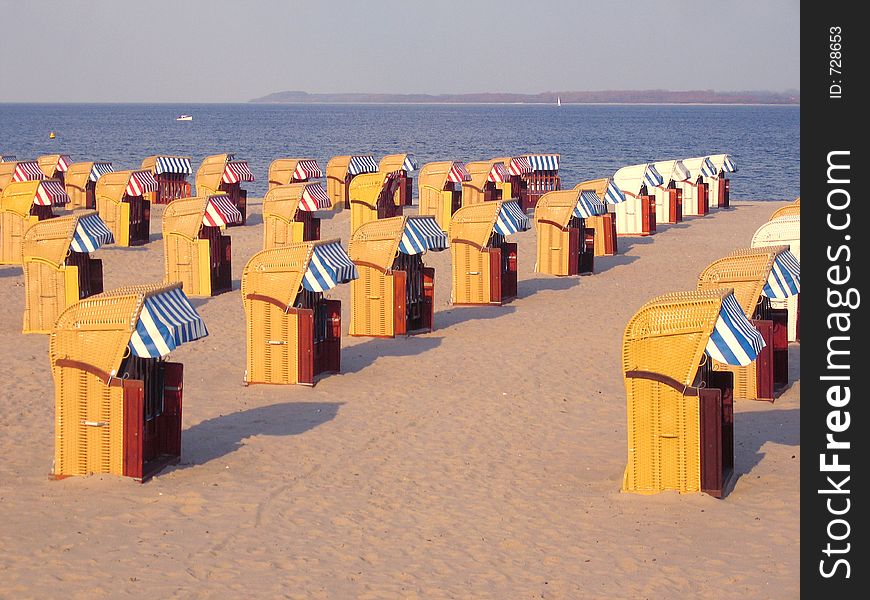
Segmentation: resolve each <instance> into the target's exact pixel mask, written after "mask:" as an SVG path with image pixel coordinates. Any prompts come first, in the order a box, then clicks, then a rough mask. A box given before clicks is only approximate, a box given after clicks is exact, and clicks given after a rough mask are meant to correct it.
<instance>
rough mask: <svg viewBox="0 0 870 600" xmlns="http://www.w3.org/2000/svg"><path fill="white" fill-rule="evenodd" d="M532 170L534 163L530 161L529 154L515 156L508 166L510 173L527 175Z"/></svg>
mask: <svg viewBox="0 0 870 600" xmlns="http://www.w3.org/2000/svg"><path fill="white" fill-rule="evenodd" d="M531 172H532V163H530V162H529V157H528V156H514V157H513V158H512V159H511V164H510V166H509V167H508V173H510V174H511V175H525V174H526V173H531Z"/></svg>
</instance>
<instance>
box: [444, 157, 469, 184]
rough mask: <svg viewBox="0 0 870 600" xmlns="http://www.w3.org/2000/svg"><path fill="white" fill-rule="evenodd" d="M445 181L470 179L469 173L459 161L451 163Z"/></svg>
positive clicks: (455, 181) (458, 181)
mask: <svg viewBox="0 0 870 600" xmlns="http://www.w3.org/2000/svg"><path fill="white" fill-rule="evenodd" d="M447 181H452V182H453V183H462V182H463V181H471V173H469V172H468V171H467V170H466V169H465V165H463V164H462V163H461V162H455V163H453V166H452V167H450V172H449V173H448V174H447Z"/></svg>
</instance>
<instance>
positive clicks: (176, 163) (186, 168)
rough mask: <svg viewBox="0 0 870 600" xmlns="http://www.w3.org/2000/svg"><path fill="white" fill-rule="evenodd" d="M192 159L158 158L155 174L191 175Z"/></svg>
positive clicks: (176, 157)
mask: <svg viewBox="0 0 870 600" xmlns="http://www.w3.org/2000/svg"><path fill="white" fill-rule="evenodd" d="M192 172H193V171H192V169H191V168H190V159H189V158H181V157H178V156H158V157H157V162H156V163H155V164H154V174H155V175H160V174H161V173H180V174H182V175H190V174H191V173H192Z"/></svg>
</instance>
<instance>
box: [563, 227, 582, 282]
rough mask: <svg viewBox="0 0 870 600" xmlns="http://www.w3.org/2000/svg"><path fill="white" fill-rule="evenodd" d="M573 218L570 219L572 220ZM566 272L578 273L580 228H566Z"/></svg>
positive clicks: (570, 273)
mask: <svg viewBox="0 0 870 600" xmlns="http://www.w3.org/2000/svg"><path fill="white" fill-rule="evenodd" d="M573 220H574V219H572V221H573ZM567 233H568V256H567V257H565V258H567V259H568V270H567V271H568V272H567V275H577V274H579V273H580V261H581V258H580V229H579V228H577V227H569V228H568V231H567Z"/></svg>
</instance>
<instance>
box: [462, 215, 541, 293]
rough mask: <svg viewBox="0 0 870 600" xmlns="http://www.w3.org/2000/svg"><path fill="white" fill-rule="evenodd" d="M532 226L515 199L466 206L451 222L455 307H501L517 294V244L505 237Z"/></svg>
mask: <svg viewBox="0 0 870 600" xmlns="http://www.w3.org/2000/svg"><path fill="white" fill-rule="evenodd" d="M530 227H531V223H530V221H529V218H528V217H526V215H525V213H524V212H523V211H522V209H521V208H520V206H519V204H518V203H517V201H516V200H497V201H493V202H482V203H480V204H472V205H470V206H463V207H462V208H460V209H459V210H457V211H456V212H455V213H454V215H453V219H452V220H451V222H450V231H449V233H450V251H451V255H452V260H453V294H452V298H451V299H452V301H453V303H454V304H475V305H479V304H494V305H501V304H503V303H504V302H506V301H508V300H510V299H511V298H515V297H516V295H517V245H516V244H514V243H508V242H507V241H505V236H507V235H510V234H512V233H517V232H519V231H526V230H527V229H529V228H530Z"/></svg>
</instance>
